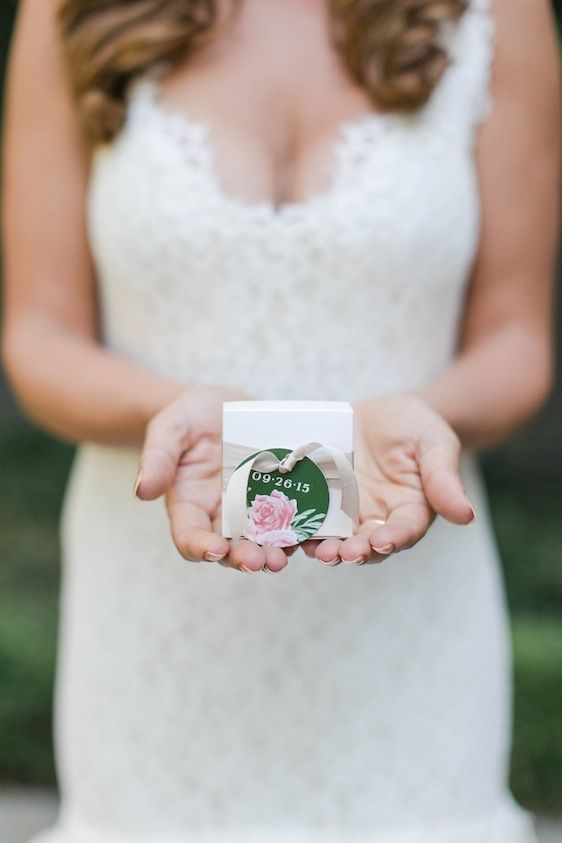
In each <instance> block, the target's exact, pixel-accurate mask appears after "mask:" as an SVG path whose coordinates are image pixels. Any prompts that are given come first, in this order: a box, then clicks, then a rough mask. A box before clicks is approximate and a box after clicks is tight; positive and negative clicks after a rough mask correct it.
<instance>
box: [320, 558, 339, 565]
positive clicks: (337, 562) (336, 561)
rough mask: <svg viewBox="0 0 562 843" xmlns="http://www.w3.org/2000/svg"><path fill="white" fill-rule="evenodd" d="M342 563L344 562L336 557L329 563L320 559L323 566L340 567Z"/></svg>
mask: <svg viewBox="0 0 562 843" xmlns="http://www.w3.org/2000/svg"><path fill="white" fill-rule="evenodd" d="M318 558H319V557H318ZM341 561H342V560H341V558H340V557H339V556H336V558H335V559H332V560H331V561H330V562H327V561H326V560H325V559H320V562H322V564H323V565H339V564H340V562H341Z"/></svg>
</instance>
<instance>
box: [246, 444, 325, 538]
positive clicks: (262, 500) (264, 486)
mask: <svg viewBox="0 0 562 843" xmlns="http://www.w3.org/2000/svg"><path fill="white" fill-rule="evenodd" d="M262 450H264V451H271V452H272V453H273V454H275V456H276V457H277V458H278V459H282V458H283V457H285V456H286V455H287V454H290V453H291V449H290V448H262ZM259 453H260V451H256V452H255V453H254V454H251V455H250V456H249V457H247V458H246V459H245V460H242V462H241V463H240V465H243V464H244V463H245V462H247V461H248V460H250V459H253V457H255V456H256V455H257V454H259ZM246 503H247V506H248V526H247V527H246V530H245V531H244V534H243V535H244V536H245V537H246V538H248V539H251V540H252V541H255V542H256V543H257V544H262V545H263V544H269V545H275V546H276V547H290V546H291V545H295V544H299V543H300V542H303V541H306V539H310V538H311V537H312V536H313V535H314V534H315V533H316V532H318V530H319V529H320V527H321V526H322V524H323V523H324V520H325V518H326V514H327V512H328V505H329V503H330V492H329V490H328V483H327V481H326V478H325V477H324V474H323V473H322V470H321V469H320V468H319V467H318V466H317V465H316V463H315V462H314V461H313V460H311V459H309V458H308V457H303V458H302V459H301V460H299V461H298V462H297V463H296V465H295V467H294V468H293V469H292V471H288V472H286V473H285V474H282V473H281V472H280V471H270V472H263V471H251V472H250V476H249V478H248V489H247V492H246Z"/></svg>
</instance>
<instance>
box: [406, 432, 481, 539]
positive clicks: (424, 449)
mask: <svg viewBox="0 0 562 843" xmlns="http://www.w3.org/2000/svg"><path fill="white" fill-rule="evenodd" d="M460 454H461V444H460V440H459V438H458V436H457V435H456V433H455V432H454V431H453V430H452V428H450V427H449V425H448V424H447V423H446V422H443V421H441V420H439V421H438V422H434V423H433V424H432V425H430V426H429V428H427V429H426V431H425V432H424V433H423V434H422V436H421V437H420V440H419V442H418V454H417V458H418V465H419V469H420V474H421V480H422V485H423V489H424V492H425V496H426V498H427V501H428V503H429V505H430V506H431V507H432V509H433V510H434V511H435V512H436V513H437V514H438V515H441V516H442V517H443V518H445V519H446V520H447V521H451V522H452V523H453V524H470V522H471V521H473V520H474V519H475V517H476V512H475V510H474V507H473V506H472V504H471V502H470V500H469V498H468V496H467V494H466V492H465V491H464V486H463V483H462V480H461V477H460V473H459V462H460Z"/></svg>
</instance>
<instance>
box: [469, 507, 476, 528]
mask: <svg viewBox="0 0 562 843" xmlns="http://www.w3.org/2000/svg"><path fill="white" fill-rule="evenodd" d="M468 505H469V507H470V510H471V512H472V521H476V510H475V509H474V507H473V506H472V504H471V503H470V501H468ZM472 521H471V522H470V523H471V524H472Z"/></svg>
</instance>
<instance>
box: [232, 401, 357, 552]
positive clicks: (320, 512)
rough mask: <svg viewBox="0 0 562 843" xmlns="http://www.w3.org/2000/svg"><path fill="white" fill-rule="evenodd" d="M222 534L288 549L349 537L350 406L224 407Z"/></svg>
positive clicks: (352, 493)
mask: <svg viewBox="0 0 562 843" xmlns="http://www.w3.org/2000/svg"><path fill="white" fill-rule="evenodd" d="M222 468H223V487H222V534H223V536H225V537H226V538H233V537H236V538H237V537H240V536H243V537H245V538H249V539H251V540H253V541H256V542H257V543H258V544H274V545H276V546H278V547H287V546H290V545H294V544H298V543H299V542H301V541H305V540H306V539H307V538H314V539H323V538H328V537H337V538H347V537H348V536H351V535H353V529H354V524H355V522H356V520H357V517H358V509H359V495H358V490H357V482H356V479H355V475H354V473H353V407H352V406H351V404H349V403H348V402H347V401H225V402H224V403H223V445H222Z"/></svg>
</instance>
